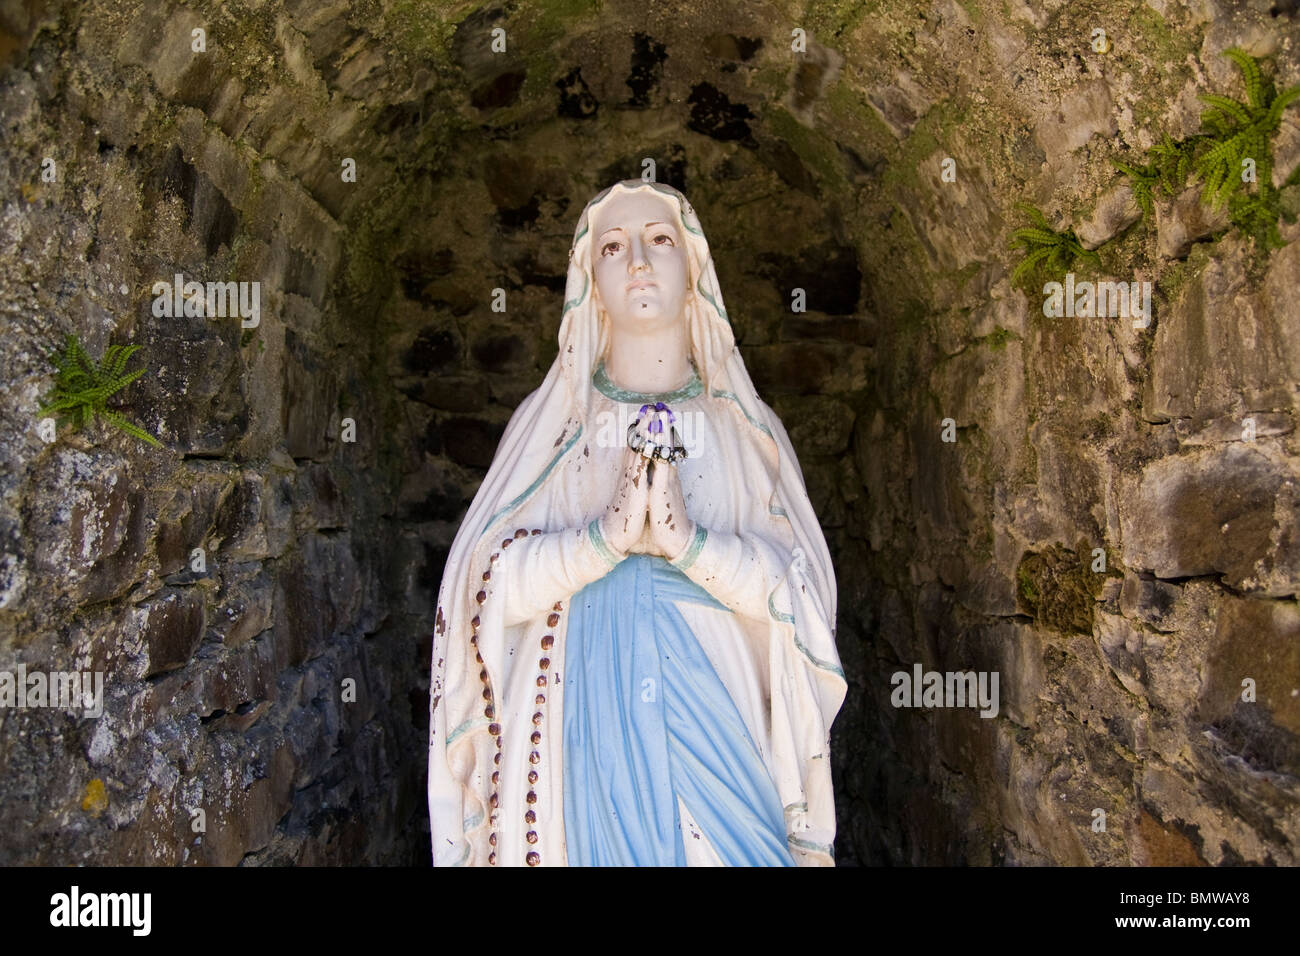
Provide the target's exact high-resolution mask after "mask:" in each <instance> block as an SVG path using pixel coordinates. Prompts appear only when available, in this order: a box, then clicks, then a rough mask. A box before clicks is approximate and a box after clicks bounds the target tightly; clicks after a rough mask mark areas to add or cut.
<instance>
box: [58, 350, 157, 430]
mask: <svg viewBox="0 0 1300 956" xmlns="http://www.w3.org/2000/svg"><path fill="white" fill-rule="evenodd" d="M139 348H140V346H139V345H110V346H109V347H108V350H107V351H106V352H105V353H104V358H103V361H102V362H100V363H98V364H96V363H95V362H92V361H91V359H90V356H88V355H87V354H86V351H85V349H83V348H82V347H81V342H79V341H78V340H77V336H76V335H69V336H68V340H67V344H66V345H65V347H64V350H63V353H62V354H59V353H58V352H54V353H51V355H50V356H49V359H50V362H51V363H52V364H53V365H54V367H55V368H56V369H58V373H57V374H56V375H55V378H54V383H55V384H54V388H53V390H52V391H51V392H50V393H49V394H48V395H46V396H45V401H46V402H47V403H48V404H45V405H42V406H41V408H40V410H39V414H42V415H43V414H45V413H47V412H58V413H59V414H58V417H57V420H58V424H60V425H63V424H65V423H67V422H71V423H72V426H73V429H74V430H77V431H80V430H81V429H82V428H84V427H85V426H86V423H87V422H88V421H89V420H90V419H91V418H92V417H93V418H103V419H105V420H107V421H108V422H110V423H112V424H113V425H116V426H117V427H118V428H120V429H121V430H122V431H124V432H126V433H127V434H129V435H134V436H135V437H136V438H139V439H141V440H142V441H146V442H148V443H149V444H151V445H154V446H155V447H158V448H161V447H162V443H161V442H160V441H158V439H156V438H154V436H153V435H150V434H149V433H148V432H147V431H145V430H144V429H142V428H140V427H139V426H138V425H135V424H134V423H132V422H130V421H128V420H127V419H126V417H125V416H123V415H122V414H121V413H120V412H118V411H115V410H114V409H111V408H109V407H108V406H107V404H106V403H107V401H108V398H109V396H110V395H113V394H114V393H116V392H119V391H121V390H122V389H123V388H125V387H126V386H127V385H130V384H131V383H132V382H134V381H135V380H136V379H137V378H139V377H140V376H141V375H143V374H144V372H145V369H143V368H138V369H136V370H135V371H134V372H127V373H126V374H125V375H124V374H122V373H123V371H124V369H125V368H126V362H127V359H129V358H130V357H131V356H132V355H133V354H134V353H135V351H136V350H137V349H139Z"/></svg>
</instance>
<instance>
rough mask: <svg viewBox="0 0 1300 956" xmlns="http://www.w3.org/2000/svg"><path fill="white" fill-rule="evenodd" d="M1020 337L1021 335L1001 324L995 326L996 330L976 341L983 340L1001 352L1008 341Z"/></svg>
mask: <svg viewBox="0 0 1300 956" xmlns="http://www.w3.org/2000/svg"><path fill="white" fill-rule="evenodd" d="M1019 338H1020V336H1018V335H1016V333H1014V332H1012V331H1011V330H1010V329H1004V328H1003V327H1002V326H1000V325H999V326H997V327H996V328H994V330H993V331H992V332H990V333H989V334H988V335H986V336H984V337H983V338H979V339H976V340H975V341H977V342H983V343H984V344H985V345H987V346H988V347H989V348H991V349H993V350H994V351H995V352H1001V351H1002V350H1003V349H1005V348H1006V347H1007V343H1008V342H1010V341H1011V340H1012V339H1019Z"/></svg>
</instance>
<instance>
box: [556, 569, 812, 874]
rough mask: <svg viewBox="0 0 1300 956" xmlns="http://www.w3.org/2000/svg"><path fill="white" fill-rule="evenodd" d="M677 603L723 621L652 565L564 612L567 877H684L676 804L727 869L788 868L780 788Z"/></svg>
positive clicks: (576, 600)
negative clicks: (610, 870) (633, 872)
mask: <svg viewBox="0 0 1300 956" xmlns="http://www.w3.org/2000/svg"><path fill="white" fill-rule="evenodd" d="M677 601H690V602H694V603H698V604H707V605H711V606H714V607H718V608H722V609H723V610H726V608H725V606H724V605H722V604H720V603H718V601H716V600H715V599H714V598H713V597H712V596H711V595H710V594H709V593H708V592H707V591H705V590H704V589H703V588H701V587H700V586H699V585H698V584H696V583H695V582H694V581H692V580H691V579H690V578H688V577H687V576H686V575H685V574H683V573H682V572H681V571H679V570H677V569H676V568H674V567H673V566H672V565H671V564H669V563H668V562H667V561H665V560H664V559H663V558H661V557H656V556H651V555H645V554H636V555H631V556H629V557H627V558H626V559H624V560H623V561H622V562H620V563H619V565H618V566H617V567H615V568H614V569H613V570H611V571H610V572H609V573H608V574H606V575H605V576H604V577H603V578H601V579H600V580H599V581H596V582H594V583H592V584H589V585H588V586H587V587H585V588H583V589H582V590H581V591H579V592H578V593H577V594H576V595H574V597H573V598H572V599H571V601H570V606H569V625H568V632H567V636H566V638H565V652H564V661H565V671H566V673H565V675H564V681H565V684H564V687H565V691H564V827H565V840H566V843H567V846H568V860H569V864H570V865H573V866H684V865H685V863H686V856H685V848H684V844H683V839H684V836H683V833H682V826H681V820H680V814H679V813H678V808H677V798H678V796H680V797H681V799H682V801H683V802H684V803H685V805H686V808H687V809H688V810H689V811H690V813H691V816H692V817H693V818H694V819H695V822H696V823H697V824H698V826H699V827H700V829H701V830H702V831H703V832H704V835H705V836H706V837H708V840H709V842H710V843H711V844H712V846H713V848H714V850H716V852H717V854H718V856H719V857H720V858H721V860H722V862H723V863H726V864H728V865H730V866H793V865H794V860H793V858H792V857H791V855H790V851H789V849H788V848H787V846H786V838H785V818H784V815H783V813H782V809H781V802H780V799H779V798H778V797H777V793H776V787H775V785H774V784H773V782H772V778H771V776H770V775H769V774H768V771H767V767H766V765H765V764H764V763H763V760H762V758H761V757H760V756H759V753H758V750H757V748H756V747H755V746H754V743H753V740H752V739H751V738H750V736H749V732H748V730H747V729H746V727H745V724H744V721H743V720H742V719H741V716H740V713H739V711H738V710H737V709H736V705H735V703H734V702H733V701H732V700H731V696H730V695H729V694H728V693H727V690H726V687H725V686H724V685H723V684H722V681H721V680H720V679H719V678H718V675H717V672H716V671H715V670H714V669H713V666H712V664H710V663H709V659H708V657H707V656H706V655H705V653H704V651H703V649H702V648H701V647H700V644H699V642H698V641H697V640H696V638H695V635H694V634H692V633H691V630H690V628H689V627H688V626H687V624H686V621H685V619H684V618H683V617H682V614H681V612H680V611H679V610H678V609H677V607H676V606H675V603H674V602H677ZM686 838H689V837H686Z"/></svg>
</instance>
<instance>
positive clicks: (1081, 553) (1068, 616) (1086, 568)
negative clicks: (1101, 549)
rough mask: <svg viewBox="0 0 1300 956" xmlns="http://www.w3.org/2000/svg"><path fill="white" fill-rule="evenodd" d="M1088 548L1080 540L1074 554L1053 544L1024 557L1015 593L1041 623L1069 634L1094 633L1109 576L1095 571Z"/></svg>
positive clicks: (1017, 568)
mask: <svg viewBox="0 0 1300 956" xmlns="http://www.w3.org/2000/svg"><path fill="white" fill-rule="evenodd" d="M1086 545H1087V542H1086V541H1080V542H1079V543H1078V545H1077V548H1078V549H1079V550H1077V551H1072V550H1070V549H1069V548H1066V547H1065V546H1063V545H1060V544H1053V545H1052V546H1050V547H1049V548H1048V549H1047V550H1046V551H1044V552H1043V553H1042V554H1033V553H1026V554H1025V556H1024V557H1023V558H1021V560H1020V564H1019V565H1018V566H1017V567H1016V594H1017V596H1018V598H1019V599H1020V602H1021V605H1022V607H1024V609H1025V610H1026V611H1028V612H1029V613H1030V614H1031V615H1032V616H1033V617H1034V619H1035V620H1036V621H1037V622H1038V623H1040V624H1043V625H1044V626H1046V627H1050V628H1053V629H1054V630H1057V631H1061V632H1063V633H1067V634H1068V633H1074V634H1092V629H1093V615H1094V611H1095V606H1096V602H1097V598H1098V597H1099V596H1100V594H1101V585H1102V582H1103V580H1104V579H1105V578H1106V577H1107V575H1106V574H1097V573H1094V572H1093V571H1092V568H1091V565H1092V554H1091V549H1090V548H1087V547H1086ZM1108 557H1109V556H1108ZM1107 568H1108V570H1109V563H1108V565H1107Z"/></svg>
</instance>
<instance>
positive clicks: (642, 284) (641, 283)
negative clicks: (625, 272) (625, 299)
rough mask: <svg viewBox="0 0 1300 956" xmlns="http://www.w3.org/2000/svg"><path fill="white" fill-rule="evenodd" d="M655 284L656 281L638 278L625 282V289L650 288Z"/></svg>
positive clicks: (630, 290) (629, 290)
mask: <svg viewBox="0 0 1300 956" xmlns="http://www.w3.org/2000/svg"><path fill="white" fill-rule="evenodd" d="M655 285H656V283H654V282H651V281H650V280H649V279H638V280H637V281H635V282H629V283H628V284H627V291H628V292H635V291H636V290H637V289H650V288H653V287H654V286H655Z"/></svg>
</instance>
